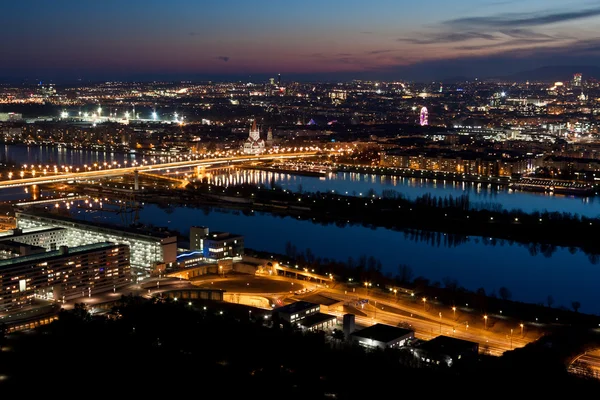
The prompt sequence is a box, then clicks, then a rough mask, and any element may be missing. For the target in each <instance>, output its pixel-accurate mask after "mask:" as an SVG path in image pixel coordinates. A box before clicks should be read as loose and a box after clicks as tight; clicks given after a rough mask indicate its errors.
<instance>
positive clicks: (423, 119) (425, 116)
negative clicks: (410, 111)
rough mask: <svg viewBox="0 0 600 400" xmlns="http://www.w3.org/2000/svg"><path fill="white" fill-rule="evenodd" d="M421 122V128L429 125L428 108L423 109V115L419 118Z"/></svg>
mask: <svg viewBox="0 0 600 400" xmlns="http://www.w3.org/2000/svg"><path fill="white" fill-rule="evenodd" d="M419 122H420V124H421V126H425V125H428V124H429V111H427V107H423V108H421V115H420V118H419Z"/></svg>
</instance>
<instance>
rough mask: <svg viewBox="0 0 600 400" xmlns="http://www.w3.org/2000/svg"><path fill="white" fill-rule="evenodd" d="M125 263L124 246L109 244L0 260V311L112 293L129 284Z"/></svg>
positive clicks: (127, 255) (67, 248) (127, 254)
mask: <svg viewBox="0 0 600 400" xmlns="http://www.w3.org/2000/svg"><path fill="white" fill-rule="evenodd" d="M129 261H130V260H129V247H128V246H127V245H124V244H114V243H109V242H104V243H94V244H88V245H85V246H79V247H73V248H69V247H67V246H61V247H60V248H59V249H58V250H54V251H49V252H43V253H36V254H30V255H26V256H21V257H16V258H11V259H7V260H1V261H0V310H1V311H11V310H15V309H20V308H23V307H26V306H28V305H30V304H31V303H32V301H33V299H34V298H36V297H37V298H41V299H45V300H60V301H65V300H70V299H73V298H77V297H83V296H91V295H95V294H98V293H101V292H106V291H109V290H115V289H116V288H119V287H121V286H124V285H127V284H129V283H130V282H131V271H130V263H129Z"/></svg>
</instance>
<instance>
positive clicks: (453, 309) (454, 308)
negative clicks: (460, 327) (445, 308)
mask: <svg viewBox="0 0 600 400" xmlns="http://www.w3.org/2000/svg"><path fill="white" fill-rule="evenodd" d="M452 312H453V313H454V319H456V307H452Z"/></svg>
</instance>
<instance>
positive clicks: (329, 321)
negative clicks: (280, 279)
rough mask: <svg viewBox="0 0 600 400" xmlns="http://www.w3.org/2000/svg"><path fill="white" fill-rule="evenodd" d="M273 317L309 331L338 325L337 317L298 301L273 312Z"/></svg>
mask: <svg viewBox="0 0 600 400" xmlns="http://www.w3.org/2000/svg"><path fill="white" fill-rule="evenodd" d="M273 317H274V318H279V319H280V320H281V321H286V322H288V323H290V324H292V325H295V324H298V326H300V327H301V328H302V329H304V330H308V331H314V330H324V329H327V328H331V327H333V326H334V325H335V324H336V323H337V318H336V317H335V315H329V314H323V313H321V307H320V306H319V305H318V304H315V303H309V302H308V301H296V302H294V303H290V304H288V305H285V306H282V307H278V308H276V309H274V310H273Z"/></svg>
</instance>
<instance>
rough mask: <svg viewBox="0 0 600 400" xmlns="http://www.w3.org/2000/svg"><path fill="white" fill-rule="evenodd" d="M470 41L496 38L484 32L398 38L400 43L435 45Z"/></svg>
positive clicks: (445, 33)
mask: <svg viewBox="0 0 600 400" xmlns="http://www.w3.org/2000/svg"><path fill="white" fill-rule="evenodd" d="M472 39H484V40H497V39H498V37H496V36H494V35H492V34H489V33H484V32H476V31H469V32H443V33H433V34H425V35H422V37H420V38H400V39H398V41H400V42H408V43H413V44H435V43H454V42H466V41H467V40H472Z"/></svg>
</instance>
